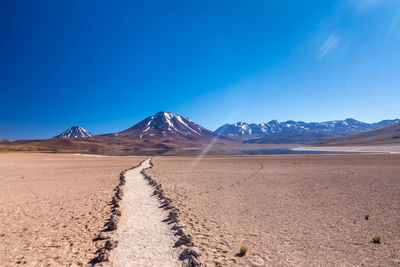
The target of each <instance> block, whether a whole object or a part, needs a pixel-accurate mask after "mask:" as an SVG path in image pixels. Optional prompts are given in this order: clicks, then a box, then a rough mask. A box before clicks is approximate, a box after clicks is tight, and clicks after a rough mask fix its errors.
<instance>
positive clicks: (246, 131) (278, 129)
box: [215, 118, 400, 144]
mask: <svg viewBox="0 0 400 267" xmlns="http://www.w3.org/2000/svg"><path fill="white" fill-rule="evenodd" d="M398 122H400V120H399V119H394V120H383V121H380V122H376V123H365V122H361V121H358V120H355V119H352V118H349V119H345V120H335V121H325V122H304V121H292V120H289V121H285V122H279V121H277V120H272V121H269V122H267V123H259V124H255V123H250V124H249V123H246V122H237V123H232V124H224V125H223V126H221V127H219V128H218V129H217V130H215V133H216V134H218V135H222V136H229V137H232V138H236V139H238V140H242V141H244V142H246V143H260V144H267V143H307V142H314V141H319V140H322V139H325V138H332V137H338V136H343V135H348V134H354V133H359V132H364V131H369V130H373V129H377V128H380V127H384V126H387V125H391V124H393V123H398Z"/></svg>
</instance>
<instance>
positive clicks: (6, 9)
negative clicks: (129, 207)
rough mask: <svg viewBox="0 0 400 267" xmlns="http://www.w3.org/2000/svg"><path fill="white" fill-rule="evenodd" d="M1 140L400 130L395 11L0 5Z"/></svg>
mask: <svg viewBox="0 0 400 267" xmlns="http://www.w3.org/2000/svg"><path fill="white" fill-rule="evenodd" d="M0 89H1V92H0V99H1V103H0V137H5V138H11V139H22V138H28V139H31V138H47V137H52V136H54V135H56V134H58V133H59V132H61V131H63V130H65V129H66V128H68V127H70V126H72V125H80V126H82V127H84V128H86V129H87V130H89V131H91V132H93V133H95V134H101V133H109V132H117V131H121V130H124V129H126V128H128V127H130V126H132V125H133V124H135V123H137V122H139V121H140V120H142V119H144V118H145V117H147V116H150V115H152V114H154V113H156V112H157V111H170V112H173V113H177V114H180V115H184V116H187V117H189V118H190V119H192V120H194V121H195V122H198V123H199V124H201V125H203V126H205V127H206V128H209V129H211V130H215V129H216V128H217V127H219V126H221V125H222V124H224V123H227V122H236V121H246V122H256V123H259V122H267V121H270V120H272V119H278V120H281V121H284V120H289V119H291V120H303V121H326V120H334V119H345V118H349V117H353V118H355V119H358V120H362V121H366V122H373V121H380V120H383V119H389V118H398V117H400V1H398V0H332V1H321V0H315V1H309V0H303V1H299V0H292V1H286V0H279V1H278V0H277V1H274V0H272V1H265V0H262V1H257V0H252V1H248V0H243V1H236V0H227V1H218V0H210V1H207V0H202V1H187V0H183V1H174V0H169V1H150V0H149V1H100V0H97V1H81V0H77V1H70V0H69V1H54V0H49V1H40V0H35V1H28V0H26V1H25V0H24V1H18V0H4V1H0Z"/></svg>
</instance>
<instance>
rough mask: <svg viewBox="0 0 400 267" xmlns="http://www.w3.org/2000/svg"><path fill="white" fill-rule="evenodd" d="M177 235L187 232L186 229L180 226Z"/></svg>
mask: <svg viewBox="0 0 400 267" xmlns="http://www.w3.org/2000/svg"><path fill="white" fill-rule="evenodd" d="M176 234H177V235H184V234H186V232H185V229H184V228H179V229H178V231H176Z"/></svg>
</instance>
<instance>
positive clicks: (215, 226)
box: [148, 154, 400, 266]
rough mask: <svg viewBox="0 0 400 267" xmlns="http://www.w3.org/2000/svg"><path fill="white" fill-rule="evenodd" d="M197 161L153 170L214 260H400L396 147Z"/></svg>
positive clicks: (165, 163) (181, 160) (168, 161)
mask: <svg viewBox="0 0 400 267" xmlns="http://www.w3.org/2000/svg"><path fill="white" fill-rule="evenodd" d="M194 159H195V158H190V157H155V158H154V161H153V162H154V168H153V169H150V170H148V172H149V173H150V174H151V175H152V176H153V178H155V179H156V180H157V182H159V183H162V185H163V187H164V189H165V190H166V192H167V195H168V196H169V197H171V198H173V199H174V201H175V204H176V205H177V206H178V207H179V208H180V209H181V212H182V216H181V217H182V221H183V222H185V223H187V224H188V230H189V231H190V232H191V233H192V234H193V236H194V242H195V244H196V245H197V246H199V247H200V249H201V250H202V251H203V252H204V255H203V256H202V260H203V261H205V262H206V263H207V264H208V265H209V266H215V265H221V266H289V265H290V266H299V265H300V266H338V265H339V266H350V265H364V266H393V265H395V266H398V265H399V264H400V155H395V154H393V155H389V154H381V155H378V154H377V155H304V156H298V155H297V156H288V155H287V156H255V157H207V158H203V159H201V160H198V161H195V160H194ZM367 215H368V216H369V217H368V220H366V216H367ZM374 236H381V240H382V242H381V244H374V243H373V242H372V239H373V237H374ZM242 245H246V246H247V247H248V249H249V250H248V254H247V255H246V256H244V257H239V256H237V255H236V254H237V253H238V252H239V248H240V246H242Z"/></svg>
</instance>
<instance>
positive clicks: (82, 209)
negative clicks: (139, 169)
mask: <svg viewBox="0 0 400 267" xmlns="http://www.w3.org/2000/svg"><path fill="white" fill-rule="evenodd" d="M142 159H143V158H139V157H98V156H82V155H66V154H21V153H0V203H1V205H0V265H1V266H16V265H20V264H21V265H24V264H26V265H27V266H70V265H71V266H77V265H87V263H88V262H89V261H90V260H91V259H92V258H93V257H94V256H95V255H94V253H95V251H96V250H97V249H98V246H102V245H103V244H100V242H97V243H94V242H93V241H92V239H93V238H94V237H96V236H97V234H98V233H99V231H100V230H101V229H103V228H104V226H103V225H104V223H105V221H106V219H107V218H108V217H109V214H110V209H109V206H108V205H107V202H108V201H110V199H111V198H112V195H113V192H112V189H113V188H114V186H115V185H116V184H117V183H118V178H119V173H120V171H121V170H123V169H126V168H129V167H132V166H133V165H136V164H137V163H139V162H140V161H141V160H142Z"/></svg>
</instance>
